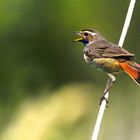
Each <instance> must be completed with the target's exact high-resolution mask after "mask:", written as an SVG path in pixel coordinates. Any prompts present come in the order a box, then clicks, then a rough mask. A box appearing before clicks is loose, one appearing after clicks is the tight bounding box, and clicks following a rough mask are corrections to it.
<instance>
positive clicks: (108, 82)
mask: <svg viewBox="0 0 140 140" xmlns="http://www.w3.org/2000/svg"><path fill="white" fill-rule="evenodd" d="M115 80H116V78H115V76H114V75H112V74H111V73H108V81H107V84H106V87H105V90H104V94H103V96H102V97H101V99H100V105H101V103H102V101H103V100H105V101H106V102H107V104H108V99H106V97H105V95H106V93H107V92H108V91H109V90H110V88H111V87H112V85H113V83H114V82H115Z"/></svg>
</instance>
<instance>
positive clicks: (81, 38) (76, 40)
mask: <svg viewBox="0 0 140 140" xmlns="http://www.w3.org/2000/svg"><path fill="white" fill-rule="evenodd" d="M74 33H75V34H77V35H78V36H79V38H76V39H74V40H73V42H79V41H82V40H83V39H84V38H83V36H82V34H81V33H80V32H74Z"/></svg>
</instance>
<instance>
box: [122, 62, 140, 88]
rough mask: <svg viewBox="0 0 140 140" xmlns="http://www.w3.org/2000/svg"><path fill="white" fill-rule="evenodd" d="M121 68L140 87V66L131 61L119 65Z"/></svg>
mask: <svg viewBox="0 0 140 140" xmlns="http://www.w3.org/2000/svg"><path fill="white" fill-rule="evenodd" d="M119 64H120V66H121V68H122V69H123V70H124V71H125V72H126V73H127V74H128V75H129V76H130V77H131V78H132V79H133V80H134V81H135V82H136V83H137V84H138V85H139V86H140V65H139V64H137V63H136V62H134V61H132V60H129V61H125V62H121V63H119Z"/></svg>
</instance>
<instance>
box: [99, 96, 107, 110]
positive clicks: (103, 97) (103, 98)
mask: <svg viewBox="0 0 140 140" xmlns="http://www.w3.org/2000/svg"><path fill="white" fill-rule="evenodd" d="M103 100H105V101H106V108H108V99H107V98H106V97H105V96H102V97H101V98H100V105H101V104H102V101H103Z"/></svg>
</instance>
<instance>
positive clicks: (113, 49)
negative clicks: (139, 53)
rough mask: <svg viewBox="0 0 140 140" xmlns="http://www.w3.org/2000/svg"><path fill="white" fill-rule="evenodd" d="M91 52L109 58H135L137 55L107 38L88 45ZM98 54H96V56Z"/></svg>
mask: <svg viewBox="0 0 140 140" xmlns="http://www.w3.org/2000/svg"><path fill="white" fill-rule="evenodd" d="M87 48H88V50H89V54H90V55H91V56H92V55H93V57H107V58H113V57H115V58H119V57H120V58H121V57H126V58H127V57H128V58H133V57H134V56H135V55H134V54H132V53H130V52H128V51H126V50H125V49H123V48H121V47H119V46H117V45H115V44H112V43H110V42H108V41H106V40H100V41H96V42H93V43H91V44H89V45H88V46H87ZM95 55H96V56H95Z"/></svg>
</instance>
